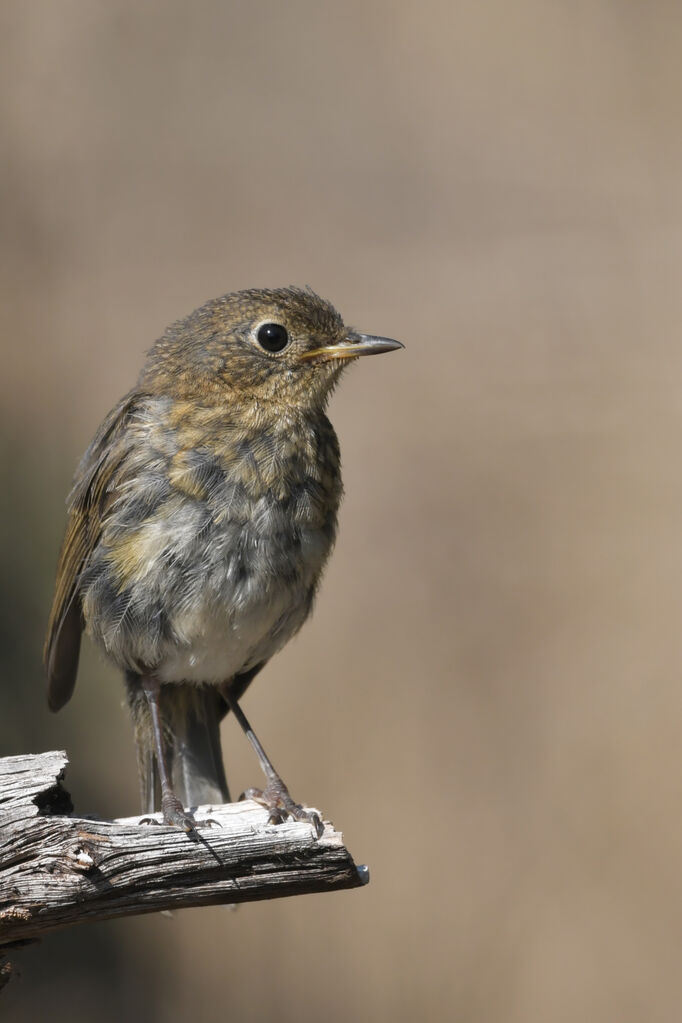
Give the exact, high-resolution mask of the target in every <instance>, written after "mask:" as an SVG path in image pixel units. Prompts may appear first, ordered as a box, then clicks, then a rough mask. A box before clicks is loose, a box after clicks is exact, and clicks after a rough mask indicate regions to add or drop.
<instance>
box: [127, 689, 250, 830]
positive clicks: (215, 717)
mask: <svg viewBox="0 0 682 1023" xmlns="http://www.w3.org/2000/svg"><path fill="white" fill-rule="evenodd" d="M127 681H128V693H129V699H130V704H131V709H132V712H133V720H134V723H135V743H136V746H137V761H138V770H139V776H140V792H141V796H142V810H143V812H144V813H154V812H155V811H157V810H160V809H161V785H160V782H159V772H158V767H157V763H156V755H155V750H154V741H153V733H152V728H151V719H150V715H149V709H148V707H147V701H146V699H145V696H144V693H143V692H142V690H141V687H140V684H139V681H138V680H137V676H134V675H129V676H128V679H127ZM159 702H160V709H161V717H162V720H163V726H164V744H165V754H166V760H167V763H168V769H169V771H170V774H171V783H172V786H173V791H174V792H175V795H176V796H177V797H178V799H179V800H180V801H181V802H182V804H183V806H185V807H192V806H201V805H204V804H207V803H228V802H229V801H230V792H229V789H228V787H227V779H226V777H225V768H224V766H223V757H222V749H221V745H220V720H221V718H222V717H223V715H224V713H225V701H224V700H223V698H222V696H221V695H220V692H219V691H218V690H217V689H216V688H215V687H213V686H197V685H189V684H186V685H185V684H179V685H164V686H162V687H161V697H160V701H159Z"/></svg>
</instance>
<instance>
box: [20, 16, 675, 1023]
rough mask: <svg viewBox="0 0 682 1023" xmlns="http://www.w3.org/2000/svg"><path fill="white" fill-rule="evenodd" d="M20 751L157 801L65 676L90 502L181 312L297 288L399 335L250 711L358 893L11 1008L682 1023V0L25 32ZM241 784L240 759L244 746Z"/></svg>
mask: <svg viewBox="0 0 682 1023" xmlns="http://www.w3.org/2000/svg"><path fill="white" fill-rule="evenodd" d="M0 40H1V41H0V50H1V52H0V119H1V138H2V143H1V149H2V161H1V164H0V182H1V184H2V216H3V226H2V232H1V235H0V259H1V260H2V268H1V273H0V289H1V294H0V317H1V318H2V373H1V377H2V412H3V420H4V426H3V431H2V443H1V446H0V452H1V453H2V459H3V470H2V480H3V486H2V509H3V513H2V521H1V523H0V524H1V526H2V529H1V532H0V542H1V544H2V549H1V553H2V586H3V595H2V614H1V615H0V630H1V631H2V642H1V644H0V651H1V656H2V666H1V667H2V687H3V699H2V710H1V712H0V740H1V749H0V751H1V752H3V753H19V752H26V751H31V750H34V751H38V750H41V749H49V748H55V747H57V748H59V747H66V748H68V750H69V753H70V756H71V760H72V767H71V768H70V771H69V776H68V782H69V787H70V789H71V792H72V794H73V796H74V799H75V802H76V805H77V808H78V809H79V810H81V811H83V812H88V811H90V812H100V813H103V814H126V813H131V812H134V811H135V809H136V807H137V788H136V780H135V772H134V755H133V747H132V736H131V730H130V727H129V724H128V722H127V719H126V712H125V710H124V708H123V706H122V688H121V686H120V683H119V680H118V679H117V677H116V673H115V672H113V671H112V670H111V669H110V668H109V667H107V666H105V665H103V664H102V663H101V660H100V658H99V656H98V655H97V654H96V653H94V652H92V651H89V652H87V653H86V656H85V658H84V661H83V666H82V671H81V678H80V683H79V686H78V689H77V692H76V696H75V698H74V700H73V702H72V703H71V704H70V705H69V706H68V708H67V709H66V710H65V711H63V712H62V714H60V715H59V716H58V717H51V716H50V715H48V713H47V711H46V709H45V707H44V703H43V692H42V688H43V682H42V675H41V669H40V663H39V656H40V644H41V642H42V632H43V628H44V623H45V618H46V615H47V610H48V603H49V599H50V590H51V586H52V581H53V572H54V563H55V559H56V551H57V546H58V543H59V539H60V535H61V531H62V529H63V524H64V510H63V500H64V496H65V494H66V491H67V489H68V484H69V479H70V476H71V473H72V470H73V467H74V464H75V461H76V459H77V457H78V456H79V455H80V453H81V451H82V450H83V449H84V447H85V445H86V444H87V442H88V440H89V438H90V436H91V435H92V433H93V431H94V429H95V427H96V425H97V423H98V422H99V420H100V419H101V418H102V416H103V415H104V413H105V412H106V411H107V410H108V408H109V407H110V406H111V405H112V404H113V403H114V401H115V400H116V399H117V398H118V397H119V395H120V394H121V393H122V392H123V391H125V390H127V388H128V387H129V386H130V384H131V383H132V381H133V380H134V378H135V376H136V374H137V371H138V368H139V366H140V363H141V360H142V352H143V351H144V349H145V348H146V347H148V345H149V344H150V343H151V341H152V340H153V339H154V338H155V337H156V336H157V335H158V334H159V333H160V332H161V330H162V329H163V327H164V326H165V325H166V323H168V322H169V321H170V320H172V319H174V318H175V317H177V316H179V315H182V314H184V313H186V312H188V311H189V310H190V309H192V308H193V307H194V306H196V305H198V304H200V303H201V302H202V301H204V300H205V299H206V298H208V297H211V296H214V295H217V294H221V293H223V292H225V291H228V290H233V289H236V288H240V287H247V286H258V285H262V286H277V285H281V284H288V283H297V284H310V285H312V286H313V287H314V288H315V289H316V290H317V291H319V292H320V293H321V294H323V295H325V296H327V297H329V298H330V299H331V300H332V301H333V302H334V303H335V304H336V305H337V306H338V308H339V309H340V311H341V312H342V314H343V315H344V316H345V317H346V319H347V320H348V321H349V322H350V323H352V324H354V325H355V326H357V327H360V328H362V329H364V330H366V331H369V332H375V333H384V334H388V335H391V336H394V337H398V338H401V339H402V340H404V341H405V342H406V344H407V349H406V351H405V352H402V353H399V354H396V355H392V356H390V357H387V358H385V359H377V360H371V361H370V362H368V363H365V364H362V365H358V366H357V367H355V368H354V369H353V370H352V372H351V373H349V374H348V376H347V378H346V379H345V381H344V383H343V386H342V387H341V389H340V391H339V392H338V394H337V395H336V396H335V397H334V400H333V404H332V418H333V420H334V423H335V425H336V427H337V430H338V433H339V435H340V438H341V443H342V449H343V455H344V464H345V481H346V489H347V497H346V500H345V504H344V507H343V512H342V516H341V531H340V539H339V543H338V546H337V550H336V553H335V556H334V558H333V560H332V563H331V565H330V568H329V571H328V573H327V576H326V578H325V582H324V585H323V587H322V591H321V593H320V597H319V601H318V606H317V610H316V614H315V617H314V619H313V621H312V622H311V623H310V624H309V625H308V626H307V627H306V628H305V629H304V630H303V632H302V634H301V635H300V636H299V638H298V639H297V640H296V641H295V642H294V643H292V644H291V645H290V647H289V648H288V649H287V650H286V651H285V652H284V653H283V654H282V655H280V656H279V657H278V658H277V659H276V661H275V662H274V663H273V664H272V665H271V666H270V667H269V668H268V669H267V671H266V672H265V673H264V675H263V677H262V678H260V679H259V680H258V682H257V684H256V685H254V687H253V690H252V691H251V692H250V693H249V695H248V698H247V700H246V704H245V706H246V709H247V711H248V712H249V714H250V715H251V716H252V717H253V719H254V720H255V722H256V723H257V725H258V729H259V731H260V733H261V735H262V737H263V739H264V741H265V743H266V746H268V748H269V749H270V750H271V752H272V755H273V758H274V759H275V760H276V762H277V763H278V764H279V766H280V768H281V770H282V772H283V773H284V774H285V776H286V778H287V779H288V781H289V784H290V786H291V788H292V790H293V791H294V792H295V793H296V794H297V795H298V796H299V798H303V799H305V800H306V801H308V802H309V803H311V804H314V805H318V806H320V807H322V808H323V809H324V810H325V811H326V812H327V813H328V814H330V815H331V816H332V818H333V819H334V821H335V822H336V823H337V825H338V826H339V827H340V828H342V829H343V830H344V833H345V836H346V839H347V842H348V844H349V846H350V848H351V850H352V851H353V853H354V854H355V856H356V858H357V859H358V861H359V862H366V863H368V864H369V865H370V867H371V870H372V881H371V884H370V886H369V888H367V889H365V890H362V891H356V892H351V893H344V894H341V895H334V896H326V897H323V896H315V897H309V898H306V899H298V900H289V901H283V902H279V903H270V904H261V905H254V906H245V907H242V908H240V909H239V910H238V911H237V912H236V913H230V912H228V911H226V910H220V909H208V910H203V911H191V912H190V911H188V912H185V913H181V914H178V915H177V916H176V917H175V918H174V919H173V920H168V919H165V918H161V917H148V918H140V919H138V920H129V921H120V922H116V923H110V924H105V925H102V926H98V927H88V928H83V929H81V930H75V931H72V932H67V933H64V934H61V935H56V936H53V937H51V938H49V939H48V940H46V941H45V942H44V943H43V944H42V945H41V946H38V947H35V948H30V949H27V950H26V951H25V952H24V953H23V955H22V957H21V964H22V972H23V977H22V979H21V980H19V981H18V982H17V981H14V982H13V983H12V984H11V985H10V988H8V989H7V991H6V992H5V993H4V995H3V996H2V997H3V1001H4V1002H5V1008H6V1011H8V1012H9V1017H10V1018H11V1019H12V1020H16V1021H18V1023H24V1021H29V1020H34V1019H37V1018H40V1019H45V1018H49V1019H50V1020H51V1023H61V1021H62V1020H63V1021H66V1020H69V1021H73V1020H86V1019H97V1020H98V1021H102V1023H109V1021H114V1020H116V1021H118V1020H120V1019H122V1018H125V1019H128V1020H130V1021H131V1023H132V1021H135V1020H151V1021H152V1023H155V1021H162V1020H163V1021H173V1023H174V1021H180V1020H195V1021H213V1020H222V1019H227V1018H229V1019H230V1020H233V1021H237V1023H238V1021H247V1020H248V1021H251V1020H254V1021H259V1020H269V1019H275V1018H276V1019H278V1020H281V1021H283V1023H286V1021H297V1023H298V1021H303V1023H307V1021H310V1023H316V1021H318V1020H322V1019H324V1020H329V1021H346V1020H359V1021H363V1023H364V1021H370V1020H371V1021H397V1023H401V1021H412V1020H415V1019H424V1020H429V1021H431V1020H433V1021H441V1020H443V1021H444V1020H451V1019H452V1020H458V1021H466V1023H479V1021H480V1023H482V1021H486V1023H488V1021H495V1023H498V1021H503V1023H507V1021H509V1023H547V1021H551V1023H554V1021H563V1020H566V1021H574V1020H585V1019H587V1020H599V1021H600V1023H604V1021H607V1023H610V1021H613V1023H628V1021H631V1020H632V1021H634V1020H638V1021H639V1020H646V1021H648V1023H650V1021H659V1020H660V1021H676V1020H679V1018H680V1005H682V969H681V968H680V967H681V960H682V878H681V874H682V823H681V819H680V811H681V808H682V752H681V744H680V735H681V733H682V687H681V686H680V678H679V676H680V662H681V661H682V639H681V637H680V627H679V618H680V615H679V609H680V592H681V590H682V540H681V514H680V510H681V508H682V474H681V473H680V458H679V452H680V439H679V438H680V432H681V429H682V387H681V383H682V346H681V345H680V323H681V322H682V289H681V288H680V284H679V281H680V267H681V265H682V232H681V228H682V204H681V198H682V192H681V190H680V184H679V183H680V177H681V172H682V131H681V130H680V118H681V109H680V106H681V105H680V98H681V88H682V65H681V62H680V52H681V50H682V8H681V7H680V5H679V4H676V3H672V2H665V0H659V2H650V3H643V2H640V3H638V2H636V0H629V2H628V0H624V2H613V0H589V2H587V0H578V2H569V0H564V2H556V0H554V2H552V0H549V2H547V0H517V2H516V3H513V4H511V3H506V2H504V0H496V2H492V3H484V4H479V3H474V2H469V3H463V2H458V3H445V2H443V3H437V2H430V0H426V2H420V3H407V2H393V3H381V2H369V3H368V2H356V0H345V2H344V3H343V4H331V3H330V4H327V3H317V2H289V3H277V2H275V0H269V2H262V3H257V2H238V3H219V2H198V3H194V4H191V5H190V4H185V3H182V2H179V0H173V2H168V3H159V2H149V3H144V4H139V3H137V2H132V0H114V2H112V3H106V4H105V3H95V2H87V0H61V2H60V3H53V2H51V0H32V2H30V3H25V2H23V3H22V2H19V0H17V2H13V0H10V2H9V3H5V4H3V5H2V10H1V12H0ZM225 745H226V748H227V753H226V758H227V763H228V768H229V772H230V776H231V778H232V780H233V786H234V788H235V789H236V790H239V789H240V788H243V787H245V786H246V785H249V784H253V783H254V782H255V781H256V780H257V776H258V775H257V772H258V769H257V765H256V763H255V761H254V759H253V757H252V755H251V754H250V752H249V750H248V749H247V748H246V743H245V741H244V740H243V739H242V737H241V736H240V735H239V734H238V732H237V729H236V728H235V727H234V723H233V722H231V721H229V722H227V723H226V725H225Z"/></svg>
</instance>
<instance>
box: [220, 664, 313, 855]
mask: <svg viewBox="0 0 682 1023" xmlns="http://www.w3.org/2000/svg"><path fill="white" fill-rule="evenodd" d="M222 692H223V696H224V697H225V699H226V700H227V703H228V705H229V707H230V710H231V711H232V713H233V714H234V716H235V718H236V719H237V721H238V722H239V725H240V727H241V729H242V731H243V732H244V735H245V736H246V738H247V739H248V740H249V742H250V743H251V745H252V746H253V748H254V750H255V751H256V756H257V757H258V759H259V761H260V766H261V767H262V769H263V773H264V775H265V777H266V778H267V784H266V786H265V788H264V789H247V791H246V792H245V793H244V798H246V799H254V800H255V801H256V802H257V803H261V804H262V805H263V806H264V807H266V809H268V810H269V811H270V817H269V820H270V823H272V824H281V823H282V822H283V821H285V820H286V819H287V817H292V818H293V819H294V820H297V821H306V822H307V823H308V824H312V826H313V828H314V829H315V832H316V834H317V837H318V838H319V837H320V835H321V834H322V832H323V831H324V826H323V824H322V821H321V820H320V818H319V816H318V815H317V814H316V813H315V812H314V811H313V810H306V809H304V807H302V806H301V805H300V804H299V803H295V802H294V801H293V799H292V798H291V796H290V795H289V789H288V788H287V787H286V785H285V784H284V782H283V781H282V779H281V778H280V776H279V774H278V773H277V771H276V770H275V768H274V767H273V765H272V761H271V760H270V757H269V756H268V755H267V753H266V752H265V750H264V749H263V746H262V745H261V742H260V740H259V738H258V736H257V735H256V733H255V732H254V730H253V728H252V727H251V725H250V724H249V721H248V718H247V717H246V714H245V713H244V711H243V710H242V709H241V707H240V706H239V703H238V701H237V698H236V696H235V695H234V693H233V692H232V691H231V689H230V685H229V683H227V684H226V685H224V686H223V687H222Z"/></svg>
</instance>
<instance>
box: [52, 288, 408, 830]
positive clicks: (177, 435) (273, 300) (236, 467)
mask: <svg viewBox="0 0 682 1023" xmlns="http://www.w3.org/2000/svg"><path fill="white" fill-rule="evenodd" d="M403 347H404V345H402V344H401V343H400V342H398V341H395V340H393V339H391V338H385V337H379V336H376V335H368V334H362V333H359V332H358V331H356V330H352V329H349V328H348V327H346V326H345V324H344V322H343V320H342V318H341V316H340V315H339V313H338V312H337V311H336V310H335V308H334V307H333V306H332V305H331V304H330V303H329V302H327V301H326V300H324V299H322V298H320V297H319V296H318V295H317V294H315V292H314V291H312V290H311V289H310V288H299V287H283V288H273V289H265V288H253V289H247V290H242V291H235V292H232V293H230V294H226V295H223V296H221V297H219V298H215V299H212V300H210V301H208V302H206V303H205V304H204V305H202V306H200V307H199V308H198V309H196V310H194V312H192V313H190V314H189V315H188V316H186V317H184V318H183V319H180V320H177V321H176V322H174V323H172V324H171V325H170V326H169V327H168V328H167V329H166V330H165V332H164V333H163V334H162V336H161V337H160V338H159V339H158V340H157V341H156V342H155V343H154V344H153V346H152V347H151V348H150V349H149V351H148V353H147V357H146V361H145V363H144V366H143V368H142V371H141V373H140V375H139V378H138V380H137V383H136V385H135V386H134V387H133V388H132V390H130V391H129V392H128V393H127V394H126V395H124V397H122V398H121V400H120V401H119V402H118V403H117V404H116V405H115V406H114V408H113V409H112V410H111V411H110V412H109V414H108V415H107V416H106V418H105V419H104V421H103V422H102V424H101V426H100V427H99V429H98V430H97V432H96V434H95V436H94V438H93V440H92V442H91V444H90V445H89V447H88V448H87V450H86V452H85V454H84V455H83V457H82V459H81V461H80V464H79V466H78V468H77V470H76V473H75V477H74V483H73V488H72V490H71V492H70V494H69V497H68V500H67V506H68V518H67V525H66V532H65V536H64V540H63V543H62V547H61V551H60V554H59V559H58V566H57V578H56V585H55V593H54V599H53V604H52V609H51V612H50V616H49V622H48V628H47V636H46V640H45V647H44V663H45V669H46V674H47V700H48V705H49V707H50V709H51V710H53V711H57V710H59V709H60V708H61V707H63V706H64V704H65V703H66V702H67V701H68V700H69V699H70V697H71V695H72V693H73V689H74V686H75V682H76V676H77V672H78V661H79V652H80V645H81V636H82V633H83V632H84V631H85V632H86V633H87V634H88V635H89V636H90V638H91V639H92V640H94V642H95V644H96V645H97V646H99V647H100V648H101V649H102V650H103V651H104V653H105V655H106V656H107V657H108V658H109V659H110V660H111V661H112V662H113V663H114V664H115V665H116V666H117V667H118V668H119V669H120V670H121V671H122V672H123V675H124V678H125V685H126V691H127V699H128V704H129V707H130V710H131V714H132V719H133V727H134V734H135V744H136V750H137V763H138V772H139V779H140V789H141V797H142V810H143V812H146V813H154V812H155V811H158V810H160V811H161V814H162V821H163V823H164V824H166V825H170V826H174V827H179V828H181V829H182V830H184V831H186V832H190V831H194V830H195V829H196V821H195V818H194V816H193V814H192V808H196V807H197V806H200V805H205V804H216V803H223V802H229V800H230V793H229V788H228V785H227V780H226V776H225V769H224V766H223V759H222V751H221V742H220V730H219V726H220V722H221V720H222V719H223V717H224V716H225V715H226V714H227V713H229V712H230V711H231V712H232V713H233V714H234V716H235V717H236V718H237V720H238V722H239V724H240V726H241V727H242V729H243V730H244V732H245V733H246V735H247V737H248V739H249V741H250V742H251V744H252V745H253V747H254V749H255V751H256V754H257V756H258V758H259V760H260V763H261V767H262V769H263V771H264V774H265V778H266V784H265V786H264V787H263V788H262V789H257V788H252V789H249V790H248V791H247V793H246V794H247V795H248V796H250V797H251V798H254V799H256V800H258V801H259V802H261V803H262V804H263V805H264V806H265V807H266V808H267V809H268V811H269V816H268V820H269V821H271V822H273V823H275V824H277V823H282V822H283V821H285V820H288V819H294V820H301V821H308V822H309V823H311V824H312V825H313V827H314V828H315V830H316V831H317V833H318V834H320V833H321V824H320V820H319V817H318V815H317V814H316V813H314V812H313V811H309V810H307V809H306V808H305V807H304V806H303V805H302V804H300V803H296V802H295V801H294V800H293V798H292V797H291V795H290V793H289V790H288V788H287V786H286V785H285V784H284V782H283V780H282V778H281V776H280V775H279V774H278V773H277V771H276V770H275V769H274V767H273V765H272V762H271V761H270V759H269V757H268V756H267V754H266V753H265V750H264V749H263V746H262V745H261V743H260V741H259V739H258V738H257V736H256V734H255V733H254V731H253V729H252V728H251V725H250V723H249V721H248V719H247V718H246V716H245V714H244V712H243V710H242V708H241V706H240V703H239V701H240V699H241V697H242V696H243V694H244V692H245V691H246V689H247V687H248V686H249V685H250V683H251V682H252V680H253V679H254V677H255V676H256V675H257V674H258V673H259V672H260V671H261V669H262V668H263V667H264V666H265V664H266V663H267V662H268V661H269V660H270V659H271V658H272V657H273V656H274V655H275V654H276V653H277V652H278V651H279V650H280V649H281V648H282V647H283V646H284V645H285V643H287V642H288V640H289V639H291V638H292V636H294V635H295V634H296V633H297V632H298V630H299V629H300V628H301V626H302V625H303V623H304V622H305V620H306V619H307V618H308V616H309V615H310V612H311V609H312V606H313V601H314V598H315V594H316V591H317V588H318V585H319V582H320V578H321V575H322V571H323V569H324V566H325V564H326V562H327V559H328V557H329V555H330V552H331V550H332V547H333V545H334V541H335V537H336V529H337V513H338V508H339V502H340V500H341V496H342V489H343V488H342V481H341V471H340V455H339V444H338V440H337V437H336V434H335V432H334V429H333V427H332V425H331V423H330V421H329V419H328V418H327V415H326V408H327V403H328V401H329V397H330V395H331V393H332V391H333V390H334V387H335V386H336V384H337V383H338V381H339V378H340V377H341V375H342V373H343V371H344V370H345V369H346V367H348V366H349V365H350V363H351V362H355V361H356V360H357V359H359V358H361V357H364V356H368V355H376V354H380V353H385V352H390V351H394V350H396V349H399V348H403Z"/></svg>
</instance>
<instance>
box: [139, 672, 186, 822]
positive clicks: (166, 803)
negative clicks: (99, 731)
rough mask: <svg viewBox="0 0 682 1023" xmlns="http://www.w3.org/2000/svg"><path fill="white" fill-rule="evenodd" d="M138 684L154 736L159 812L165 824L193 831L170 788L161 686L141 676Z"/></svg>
mask: <svg viewBox="0 0 682 1023" xmlns="http://www.w3.org/2000/svg"><path fill="white" fill-rule="evenodd" d="M140 684H141V686H142V691H143V693H144V695H145V697H146V699H147V706H148V707H149V714H150V716H151V719H152V734H153V736H154V750H155V753H156V763H157V766H158V768H159V780H160V782H161V810H162V812H163V820H164V823H165V824H172V825H174V826H175V827H177V828H182V830H183V831H194V830H195V824H194V821H193V820H192V818H191V817H190V815H189V814H187V813H185V810H184V807H183V805H182V803H181V802H180V800H179V799H178V797H177V796H176V795H175V793H174V792H173V789H172V787H171V781H170V775H169V772H168V764H167V762H166V752H165V750H164V745H163V728H162V726H161V711H160V708H159V693H160V691H161V685H160V683H159V681H158V679H156V678H154V677H153V676H152V675H141V676H140Z"/></svg>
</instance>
